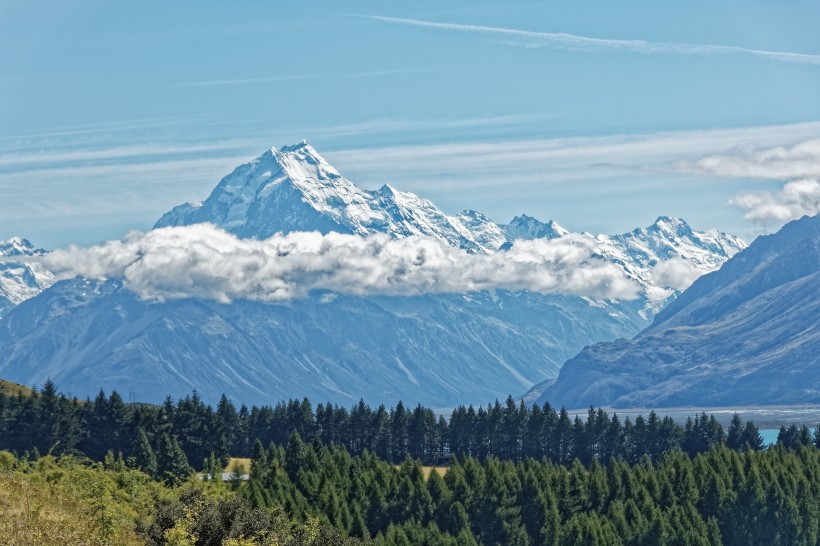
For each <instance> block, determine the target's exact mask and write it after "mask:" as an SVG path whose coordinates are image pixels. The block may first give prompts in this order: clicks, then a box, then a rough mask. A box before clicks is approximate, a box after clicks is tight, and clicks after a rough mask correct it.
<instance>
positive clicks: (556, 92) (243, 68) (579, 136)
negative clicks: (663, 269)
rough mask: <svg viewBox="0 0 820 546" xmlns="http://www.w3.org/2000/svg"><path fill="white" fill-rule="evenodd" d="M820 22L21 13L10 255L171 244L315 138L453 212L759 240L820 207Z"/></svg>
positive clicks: (407, 9)
mask: <svg viewBox="0 0 820 546" xmlns="http://www.w3.org/2000/svg"><path fill="white" fill-rule="evenodd" d="M818 21H820V3H818V2H808V1H795V2H789V3H787V4H784V3H779V2H771V1H766V2H758V1H750V0H742V1H737V2H722V1H717V2H716V1H708V2H707V1H694V2H675V3H672V2H657V1H646V2H639V1H635V2H629V3H623V2H611V1H606V2H603V1H602V2H569V1H561V2H558V1H546V2H537V3H509V2H497V1H496V2H479V1H474V0H471V1H465V2H440V1H436V2H432V1H416V2H403V3H399V2H368V1H356V2H344V1H339V0H336V1H333V2H289V3H285V2H271V1H265V2H261V1H260V2H252V1H246V2H202V1H198V2H185V1H174V2H154V1H142V2H111V1H81V0H73V1H71V2H57V1H54V2H45V1H31V0H19V1H18V0H0V239H5V238H7V237H9V236H12V235H21V236H24V237H28V238H29V239H31V240H32V242H34V243H35V244H37V245H39V246H43V247H46V248H54V247H57V246H62V245H66V244H69V243H76V244H83V245H85V244H92V243H95V242H98V241H101V240H104V239H111V238H118V237H121V236H122V235H124V234H125V233H126V232H127V231H128V230H131V229H141V230H145V229H149V228H150V227H151V225H152V224H153V223H154V221H155V220H156V219H157V218H158V217H159V216H160V215H161V214H162V213H163V212H165V211H166V210H168V209H170V208H171V207H172V206H174V205H177V204H179V203H181V202H185V201H191V200H199V199H203V198H204V197H206V196H207V194H208V193H209V191H210V189H211V188H212V187H213V186H214V185H215V184H216V183H217V182H218V180H219V179H220V178H221V177H222V176H224V175H225V174H227V173H228V172H230V170H231V169H232V168H233V167H234V166H235V165H237V164H239V163H241V162H243V161H247V160H249V159H251V158H253V157H255V156H257V155H259V154H260V153H262V152H263V151H264V150H265V149H266V148H268V147H270V146H277V147H279V146H282V145H285V144H289V143H293V142H295V141H298V140H301V139H303V138H306V139H308V140H309V141H310V142H311V143H312V144H313V145H314V146H315V147H316V148H317V149H318V150H319V151H320V153H322V154H323V155H324V156H325V157H326V158H327V159H328V160H329V161H330V162H331V163H332V164H334V165H335V166H336V167H337V168H338V169H339V170H340V171H341V172H342V173H343V174H344V175H346V176H347V177H348V178H350V179H351V180H353V181H354V182H356V183H358V184H360V185H361V186H363V187H366V188H375V187H378V186H381V185H382V184H383V183H390V184H391V185H393V186H394V187H397V188H398V189H402V190H406V191H413V192H415V193H418V194H420V195H422V196H424V197H427V198H430V199H432V200H433V201H434V202H435V203H436V204H438V205H439V206H440V207H442V208H443V209H444V210H445V211H446V212H448V213H456V212H458V211H460V210H462V209H465V208H471V209H476V210H480V211H482V212H485V213H486V214H488V215H489V216H490V217H491V218H493V219H494V220H496V221H498V222H506V221H509V220H510V219H511V218H512V216H513V215H515V214H520V213H522V212H524V213H527V214H530V215H533V216H536V217H538V218H540V219H542V220H547V219H550V218H552V219H555V220H556V221H557V222H558V223H560V224H562V225H564V226H565V227H567V228H569V229H572V230H577V231H580V230H585V231H592V232H604V233H618V232H623V231H627V230H630V229H632V228H634V227H637V226H641V225H648V224H649V223H651V222H652V221H653V220H654V219H655V217H657V216H659V215H676V216H680V217H683V218H685V219H687V220H688V221H689V222H690V223H691V224H692V225H693V226H695V227H698V228H706V227H717V228H720V229H722V230H725V231H730V232H733V233H736V234H739V235H741V236H744V237H746V238H750V237H752V236H754V234H756V233H760V232H762V231H767V230H772V229H774V228H775V227H776V226H777V225H778V223H782V222H783V221H784V220H785V219H786V218H787V217H788V216H789V215H795V214H799V213H800V212H801V211H808V212H811V211H813V210H814V211H816V210H817V207H820V189H819V187H818V184H817V179H818V178H820V33H818V32H817V23H818ZM786 184H788V185H786ZM730 202H731V203H733V204H730ZM813 207H814V208H813Z"/></svg>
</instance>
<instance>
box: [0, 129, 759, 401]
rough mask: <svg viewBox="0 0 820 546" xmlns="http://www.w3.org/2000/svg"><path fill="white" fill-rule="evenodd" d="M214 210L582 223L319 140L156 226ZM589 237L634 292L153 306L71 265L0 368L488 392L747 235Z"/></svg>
mask: <svg viewBox="0 0 820 546" xmlns="http://www.w3.org/2000/svg"><path fill="white" fill-rule="evenodd" d="M203 222H208V223H212V224H215V225H217V226H220V227H221V228H223V229H225V230H227V231H230V232H232V233H234V234H236V235H237V236H239V237H243V238H258V239H263V238H267V237H270V236H271V235H273V234H275V233H280V232H283V233H287V232H293V231H319V232H322V233H327V232H331V231H336V232H341V233H350V234H356V235H362V236H367V235H370V234H376V233H386V234H389V235H390V236H392V237H395V238H403V237H408V236H411V235H421V236H428V237H433V238H436V239H438V240H440V241H444V242H446V243H447V244H449V245H452V246H454V247H457V248H462V249H465V250H466V251H468V252H471V253H493V252H497V251H498V249H499V248H501V247H504V248H506V247H509V246H510V245H515V244H516V241H518V240H521V239H532V238H550V239H555V238H560V237H565V236H567V235H568V234H569V232H568V231H567V230H565V229H564V228H562V227H561V226H559V225H558V224H556V223H555V222H553V221H550V222H546V223H543V222H540V221H538V220H536V219H534V218H531V217H528V216H525V215H522V216H519V217H516V218H515V219H513V221H512V222H510V224H508V225H499V224H496V223H494V222H493V221H492V220H490V219H489V218H487V217H486V216H484V215H483V214H481V213H479V212H476V211H464V212H462V213H460V214H457V215H455V216H448V215H447V214H445V213H443V212H442V211H441V210H440V209H438V208H437V207H436V206H435V205H434V204H433V203H431V202H430V201H428V200H426V199H423V198H420V197H418V196H416V195H413V194H411V193H405V192H399V191H397V190H395V189H393V188H391V187H390V186H387V185H385V186H382V187H381V188H380V189H379V190H374V191H369V190H363V189H360V188H358V187H356V186H355V185H354V184H353V183H352V182H350V181H349V180H347V179H345V178H344V177H343V176H342V175H341V174H339V172H338V171H336V170H335V169H334V168H333V167H332V166H330V165H329V164H328V163H327V161H326V160H325V159H324V158H322V157H321V156H320V155H319V154H318V153H317V152H316V150H314V149H313V148H312V147H311V146H310V145H309V144H307V143H306V142H302V143H300V144H297V145H294V146H286V147H283V148H282V149H276V148H272V149H270V150H268V151H267V152H265V153H264V154H262V155H261V156H260V157H258V158H257V159H255V160H253V161H251V162H249V163H246V164H245V165H241V166H239V167H237V168H236V169H235V170H234V171H233V172H232V173H231V174H229V175H228V176H226V177H225V178H223V179H222V180H221V181H220V182H219V184H218V185H217V186H216V187H215V189H214V190H213V192H212V193H211V195H210V196H209V197H208V198H207V199H206V200H205V201H204V202H202V203H196V204H187V205H181V206H179V207H176V208H174V209H173V210H172V211H170V212H168V213H167V214H165V215H163V216H162V218H161V219H160V220H159V221H158V222H157V224H156V227H157V228H161V227H168V226H183V225H190V224H196V223H203ZM578 236H579V237H587V238H588V239H589V240H590V241H591V242H592V243H593V244H594V246H595V248H596V252H597V255H598V257H600V258H602V259H604V260H607V261H609V262H611V263H614V264H617V265H618V266H619V267H621V268H622V269H623V270H624V272H625V274H626V275H627V276H628V277H630V278H632V279H633V280H635V281H636V283H637V284H638V286H639V287H640V289H641V292H640V296H639V297H638V298H637V299H635V300H632V301H618V300H603V299H595V298H585V297H578V296H557V295H541V294H533V293H528V292H519V293H509V292H504V291H494V292H492V293H468V294H444V295H442V294H438V295H425V296H417V297H354V296H341V295H338V294H329V293H314V294H311V295H310V296H309V297H307V298H304V299H299V300H294V301H291V302H289V303H287V304H276V305H272V304H271V305H269V304H263V303H252V302H247V301H235V302H233V303H231V304H228V305H223V304H218V303H214V302H210V301H203V300H196V299H184V300H173V301H165V302H162V303H147V302H144V301H140V300H139V299H138V298H137V297H136V296H135V295H134V294H133V293H131V292H129V291H128V290H127V289H125V288H123V286H122V284H121V282H120V281H118V280H117V279H111V280H109V281H97V280H90V279H73V280H68V281H63V282H60V283H57V284H56V285H55V286H53V287H52V288H50V289H48V290H45V291H43V292H42V293H41V294H39V295H37V297H33V298H31V299H28V300H27V301H25V302H23V303H22V304H20V305H19V306H18V307H17V308H15V309H13V310H12V311H10V312H9V313H8V315H7V316H6V317H5V318H4V319H3V320H0V355H2V356H0V376H2V377H7V378H8V379H11V380H15V381H19V382H22V383H24V384H35V383H41V382H43V381H45V379H46V378H48V377H51V378H52V379H54V380H55V381H56V382H57V383H58V384H59V386H60V388H61V389H63V390H66V391H71V392H73V393H74V394H77V395H80V396H85V395H89V394H90V395H93V394H95V393H96V390H97V389H98V388H99V387H101V386H102V387H105V388H106V389H112V388H117V389H120V390H123V389H129V392H130V391H134V392H137V394H138V395H139V397H140V398H141V399H145V400H158V399H161V398H162V397H164V396H165V395H166V394H171V395H173V396H180V395H184V394H186V393H188V392H190V390H192V389H193V388H196V389H197V390H198V391H199V392H200V393H201V394H202V395H203V396H205V397H206V398H207V399H209V400H212V399H213V397H216V396H218V395H219V394H220V393H221V392H223V391H224V392H226V393H229V394H230V395H231V396H234V397H235V398H236V399H238V400H242V401H251V402H260V403H261V402H271V401H276V400H279V399H281V398H285V397H291V396H305V395H307V396H311V397H312V398H315V399H316V400H330V401H332V402H339V403H345V404H347V403H349V402H350V401H355V400H358V399H359V398H360V397H365V398H366V399H367V400H368V401H384V402H386V403H394V402H395V401H396V400H397V399H398V398H402V399H403V400H405V401H406V402H410V403H423V404H426V405H429V406H433V407H448V406H453V405H456V404H460V403H465V402H476V403H478V402H484V401H487V400H489V399H492V398H495V397H505V396H507V395H508V394H511V393H517V392H521V391H522V390H526V389H528V388H530V387H531V386H533V385H534V384H537V383H540V382H542V381H544V380H547V379H552V378H555V377H556V375H557V373H558V369H559V367H560V365H561V363H562V362H564V361H565V360H566V359H567V358H569V357H570V356H572V355H574V354H576V353H577V352H578V351H579V350H580V349H581V348H582V347H584V346H585V345H588V344H590V343H594V342H597V341H602V340H611V339H616V338H618V337H625V336H632V335H634V334H635V333H637V332H638V331H640V330H641V329H642V328H644V327H645V326H646V325H647V324H648V322H649V320H651V319H652V317H653V315H654V313H655V312H656V311H657V310H658V309H659V308H661V307H662V306H663V305H664V304H665V303H666V302H667V301H668V300H669V299H670V298H672V297H674V295H675V294H676V293H677V289H678V288H679V287H680V286H679V285H680V283H681V281H680V277H681V276H680V275H670V274H669V272H670V271H672V272H673V273H674V272H679V270H682V271H683V272H684V273H685V275H684V277H686V276H687V275H688V276H689V277H696V276H698V275H701V274H703V273H706V272H708V271H711V270H713V269H715V268H717V267H719V266H720V264H722V263H723V262H724V261H725V260H726V259H728V258H729V257H730V256H732V255H733V254H735V253H736V252H738V251H739V250H741V249H742V248H744V247H745V244H744V243H743V242H742V241H740V240H739V239H737V238H734V237H732V236H730V235H726V234H722V233H718V232H699V231H695V230H692V229H691V228H690V227H689V226H688V225H687V224H686V223H685V222H684V221H683V220H679V219H675V218H667V217H661V218H659V219H658V220H657V221H656V222H655V223H654V224H652V225H651V226H649V227H647V228H644V229H637V230H635V231H633V232H630V233H627V234H624V235H618V236H613V237H609V236H604V235H599V236H593V235H589V234H582V235H578ZM660 273H663V274H660ZM684 280H685V279H684ZM690 280H691V279H690Z"/></svg>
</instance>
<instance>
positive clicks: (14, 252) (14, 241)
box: [0, 237, 43, 256]
mask: <svg viewBox="0 0 820 546" xmlns="http://www.w3.org/2000/svg"><path fill="white" fill-rule="evenodd" d="M42 253H43V251H42V250H40V249H36V248H34V245H32V244H31V243H30V242H29V241H28V239H23V238H22V237H11V238H9V239H8V240H7V241H0V256H32V255H35V254H42Z"/></svg>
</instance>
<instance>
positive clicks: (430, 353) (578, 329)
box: [0, 279, 644, 407]
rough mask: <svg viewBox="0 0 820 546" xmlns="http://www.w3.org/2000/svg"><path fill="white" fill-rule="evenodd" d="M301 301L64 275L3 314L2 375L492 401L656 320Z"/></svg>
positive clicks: (240, 392)
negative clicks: (147, 291)
mask: <svg viewBox="0 0 820 546" xmlns="http://www.w3.org/2000/svg"><path fill="white" fill-rule="evenodd" d="M328 296H330V295H329V294H316V295H314V296H312V297H310V298H307V299H302V300H298V301H293V302H291V303H288V304H276V305H272V304H263V303H256V302H249V301H241V300H240V301H236V302H234V303H232V304H230V305H223V304H219V303H215V302H212V301H203V300H194V299H183V300H173V301H168V302H165V303H148V302H144V301H141V300H139V298H138V297H137V296H136V295H135V294H134V293H132V292H130V291H128V290H126V289H124V288H123V287H122V285H121V283H120V282H119V281H113V280H111V281H107V282H105V281H89V280H83V279H73V280H69V281H62V282H59V283H57V284H56V285H55V286H53V287H52V288H50V289H49V290H46V291H45V292H43V293H42V294H41V295H40V296H38V297H36V298H32V299H30V300H28V301H26V302H23V303H22V304H20V305H19V306H18V307H17V308H16V309H15V310H14V311H12V313H10V314H9V316H8V317H7V319H6V320H3V321H0V354H2V355H3V357H2V360H0V362H2V364H0V376H2V377H5V378H8V379H10V380H13V381H17V382H20V383H23V384H26V385H32V384H40V383H42V382H43V381H44V380H45V379H46V378H49V377H50V378H52V379H53V380H54V381H55V382H56V383H57V384H58V385H59V387H60V389H61V390H63V391H65V392H71V393H73V394H75V395H79V396H86V395H93V394H94V393H95V392H96V391H97V390H98V389H99V388H100V387H103V388H105V389H106V390H111V389H118V390H120V391H126V390H127V391H128V392H135V393H136V397H137V398H138V399H139V400H145V401H151V402H159V401H161V400H162V398H163V397H164V396H165V395H166V394H171V395H173V396H182V395H184V394H185V393H190V391H191V390H193V389H196V390H197V391H198V392H199V393H200V395H202V396H203V398H204V399H206V400H208V401H211V402H213V401H216V400H217V399H218V397H219V395H220V394H221V393H222V392H225V393H227V394H228V395H230V396H231V397H232V398H234V399H235V400H240V401H242V402H245V403H270V402H275V401H278V400H281V399H284V398H289V397H294V396H295V397H302V396H309V397H310V398H311V399H312V400H314V401H315V402H318V401H328V400H329V401H332V402H338V403H343V404H350V403H352V402H356V401H358V400H359V398H362V397H363V398H365V399H366V400H368V401H369V402H372V403H381V402H383V403H385V404H395V403H396V402H397V401H398V400H399V399H402V400H404V401H405V402H406V403H411V404H416V403H424V404H430V405H433V406H434V407H452V406H454V405H456V404H460V403H464V402H472V403H483V402H485V401H487V400H492V399H494V398H496V397H502V396H506V394H507V393H511V392H513V393H514V392H520V391H521V390H523V389H527V388H529V387H531V386H532V384H533V383H534V382H536V381H540V380H543V379H546V378H549V377H554V376H555V374H557V372H558V367H559V365H560V363H561V362H562V361H563V360H564V359H565V358H567V357H569V356H570V355H571V354H573V353H574V352H577V351H578V350H579V349H580V347H581V346H583V344H584V343H585V341H586V340H590V339H612V338H614V337H617V336H618V335H620V333H621V332H623V331H629V330H632V331H637V330H638V329H639V328H641V326H642V325H643V324H644V321H643V320H642V319H641V318H640V317H639V315H638V314H637V313H635V312H634V310H632V309H630V308H629V306H630V305H640V302H627V303H624V304H617V305H616V304H612V305H599V304H595V303H589V302H587V301H585V300H584V299H582V298H577V297H562V296H543V295H539V294H532V293H526V292H524V293H508V292H503V291H496V292H495V293H493V294H487V293H469V294H452V295H429V296H417V297H367V298H363V297H350V296H336V297H328Z"/></svg>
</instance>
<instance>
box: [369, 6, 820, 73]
mask: <svg viewBox="0 0 820 546" xmlns="http://www.w3.org/2000/svg"><path fill="white" fill-rule="evenodd" d="M364 17H367V18H368V19H372V20H374V21H381V22H384V23H391V24H398V25H409V26H417V27H427V28H435V29H439V30H451V31H458V32H474V33H481V34H491V35H495V36H499V37H503V38H505V40H506V41H505V43H507V44H509V45H515V46H520V47H526V48H551V49H562V50H565V51H582V52H590V53H606V52H625V53H639V54H644V55H662V54H671V55H703V56H714V55H744V56H751V57H757V58H761V59H767V60H771V61H778V62H785V63H799V64H809V65H820V55H813V54H806V53H795V52H789V51H766V50H761V49H751V48H745V47H738V46H729V45H714V44H687V43H674V42H649V41H646V40H619V39H611V38H592V37H589V36H578V35H575V34H567V33H563V32H533V31H528V30H519V29H513V28H504V27H491V26H483V25H465V24H457V23H441V22H436V21H424V20H419V19H406V18H401V17H386V16H382V15H366V16H364Z"/></svg>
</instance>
